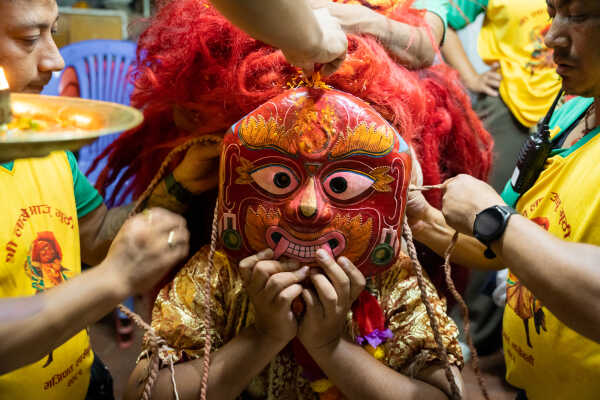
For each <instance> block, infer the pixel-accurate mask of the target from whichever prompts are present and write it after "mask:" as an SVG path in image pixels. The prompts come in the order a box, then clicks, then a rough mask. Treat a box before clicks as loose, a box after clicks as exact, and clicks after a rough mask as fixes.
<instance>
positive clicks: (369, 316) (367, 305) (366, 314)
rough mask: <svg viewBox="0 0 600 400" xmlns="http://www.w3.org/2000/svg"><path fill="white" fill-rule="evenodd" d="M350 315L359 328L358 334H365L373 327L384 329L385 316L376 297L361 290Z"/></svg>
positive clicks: (373, 328)
mask: <svg viewBox="0 0 600 400" xmlns="http://www.w3.org/2000/svg"><path fill="white" fill-rule="evenodd" d="M352 315H353V318H354V321H355V322H356V323H357V325H358V328H359V330H360V336H367V335H368V334H369V333H371V332H373V331H374V330H375V329H378V330H379V331H381V332H383V331H384V330H385V317H384V316H383V311H381V306H380V305H379V302H378V301H377V299H376V298H375V297H374V296H373V295H372V294H370V293H369V292H368V291H366V290H363V291H362V292H361V293H360V295H359V296H358V299H356V301H355V302H354V304H353V305H352Z"/></svg>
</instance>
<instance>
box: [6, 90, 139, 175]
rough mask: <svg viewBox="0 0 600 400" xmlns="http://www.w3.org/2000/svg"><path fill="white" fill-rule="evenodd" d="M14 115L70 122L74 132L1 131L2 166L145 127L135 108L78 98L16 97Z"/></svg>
mask: <svg viewBox="0 0 600 400" xmlns="http://www.w3.org/2000/svg"><path fill="white" fill-rule="evenodd" d="M11 108H12V111H13V115H24V114H26V115H30V114H33V115H41V116H42V117H48V118H49V119H55V118H59V119H60V120H62V121H68V123H69V125H70V126H73V127H70V128H54V129H52V128H48V129H42V130H16V129H15V130H10V129H8V130H7V129H2V128H0V163H3V162H7V161H11V160H14V159H16V158H29V157H42V156H46V155H48V154H49V153H50V152H52V151H55V150H77V149H79V148H81V147H83V146H85V145H87V144H89V143H92V142H93V141H94V140H96V139H97V138H98V137H100V136H103V135H109V134H111V133H116V132H122V131H125V130H128V129H131V128H134V127H136V126H138V125H139V124H141V123H142V120H143V116H142V113H141V112H139V111H138V110H136V109H135V108H132V107H127V106H123V105H121V104H116V103H109V102H105V101H96V100H87V99H80V98H77V97H63V96H42V95H37V94H25V93H12V94H11Z"/></svg>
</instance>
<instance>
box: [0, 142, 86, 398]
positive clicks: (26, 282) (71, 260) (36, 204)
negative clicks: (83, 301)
mask: <svg viewBox="0 0 600 400" xmlns="http://www.w3.org/2000/svg"><path fill="white" fill-rule="evenodd" d="M73 182H74V180H73V175H72V172H71V167H70V164H69V161H68V159H67V155H66V154H65V152H57V153H52V154H51V155H50V156H48V157H45V158H38V159H24V160H17V161H15V162H14V165H13V166H12V169H11V170H9V169H7V168H4V167H2V166H0V188H2V192H1V194H0V199H1V203H2V212H1V213H0V227H2V229H0V266H1V267H0V297H20V296H33V295H36V294H37V293H40V292H42V291H44V290H52V288H53V287H54V286H56V285H58V284H60V283H61V282H63V281H65V280H68V279H71V278H73V277H75V276H76V275H79V274H80V273H81V261H80V254H79V252H80V247H79V227H78V223H77V209H76V205H75V196H74V192H73ZM73 301H77V299H74V300H73ZM92 361H93V353H92V351H91V349H90V341H89V337H88V335H87V332H86V331H85V330H83V331H81V332H79V333H78V334H77V335H75V336H74V337H72V338H71V339H69V340H68V341H67V342H65V343H64V344H63V345H61V346H60V347H58V348H56V349H54V350H53V351H52V352H51V353H50V354H48V355H47V356H45V357H43V358H42V359H41V360H39V361H37V362H35V363H33V364H30V365H27V366H25V367H23V368H20V369H18V370H15V371H12V372H9V373H7V374H4V375H1V376H0V397H2V398H6V399H28V400H29V399H44V400H46V399H84V398H85V395H86V393H87V388H88V385H89V381H90V367H91V364H92Z"/></svg>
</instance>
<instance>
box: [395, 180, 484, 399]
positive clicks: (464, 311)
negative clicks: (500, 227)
mask: <svg viewBox="0 0 600 400" xmlns="http://www.w3.org/2000/svg"><path fill="white" fill-rule="evenodd" d="M444 187H445V185H444V184H443V183H442V184H438V185H423V186H416V185H410V186H409V189H408V190H409V191H426V190H432V189H443V188H444ZM406 227H408V223H405V227H404V229H406ZM408 229H410V227H408ZM409 243H411V244H412V246H413V247H414V243H412V231H411V241H410V242H409V241H408V240H407V245H408V246H409V252H410V246H411V244H409ZM456 243H458V232H454V235H453V236H452V240H451V242H450V244H449V245H448V247H447V248H446V251H445V252H444V265H443V268H444V277H445V280H446V285H447V286H448V290H449V291H450V293H451V294H452V297H454V299H455V300H456V303H457V304H458V305H459V307H460V311H461V315H462V318H463V324H464V326H463V329H464V332H465V337H466V339H467V346H468V347H469V350H470V351H471V355H472V357H473V370H474V372H475V377H476V378H477V385H478V386H479V389H480V390H481V393H482V394H483V397H484V398H485V399H486V400H489V399H490V397H489V394H488V391H487V387H486V385H485V380H484V379H483V375H482V374H481V368H480V367H479V355H478V354H477V349H476V348H475V346H474V345H473V335H472V334H471V320H470V318H469V308H468V307H467V304H466V303H465V301H464V299H463V298H462V296H461V295H460V293H458V290H456V286H455V285H454V281H453V280H452V267H451V265H450V257H451V255H452V252H453V251H454V248H455V247H456ZM411 258H412V256H411ZM413 262H414V260H413ZM417 279H418V272H417ZM419 287H420V286H419ZM421 294H423V292H421ZM426 307H427V306H426ZM430 318H431V317H430ZM432 329H433V327H432ZM444 351H445V350H444ZM446 376H448V372H446Z"/></svg>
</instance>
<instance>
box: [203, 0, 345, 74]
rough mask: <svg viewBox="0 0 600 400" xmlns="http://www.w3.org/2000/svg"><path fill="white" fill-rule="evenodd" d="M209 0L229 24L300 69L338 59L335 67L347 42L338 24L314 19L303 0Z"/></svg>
mask: <svg viewBox="0 0 600 400" xmlns="http://www.w3.org/2000/svg"><path fill="white" fill-rule="evenodd" d="M211 2H212V3H213V4H214V6H215V7H216V8H217V9H218V10H219V11H220V12H221V13H222V14H223V15H224V16H225V17H227V19H229V20H230V21H231V22H232V23H234V24H235V25H237V26H238V27H240V28H241V29H242V30H244V31H245V32H246V33H248V34H249V35H251V36H252V37H255V38H257V39H259V40H261V41H263V42H265V43H268V44H270V45H272V46H274V47H278V48H280V49H282V50H283V52H284V54H285V55H286V57H287V59H288V61H290V62H291V63H292V64H294V65H297V66H299V67H301V68H309V69H312V68H313V66H314V63H315V62H318V63H323V64H328V63H330V62H333V61H334V60H336V59H338V60H339V62H336V63H335V65H336V67H337V66H339V64H340V63H341V61H342V60H343V58H344V56H345V53H346V47H347V42H346V38H345V35H343V32H342V31H341V29H340V28H339V24H337V23H333V24H329V23H328V22H326V21H328V19H327V18H326V17H325V18H324V19H320V20H319V19H317V16H316V15H315V13H314V12H313V10H312V9H311V7H310V6H309V3H308V1H307V0H261V1H254V0H235V1H233V0H212V1H211ZM329 18H330V17H329ZM332 21H334V20H333V19H332ZM324 22H326V23H324ZM304 63H306V64H307V65H303V64H304ZM311 63H312V64H313V65H312V66H309V65H308V64H311ZM330 72H333V71H332V70H330V71H328V73H330Z"/></svg>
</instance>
